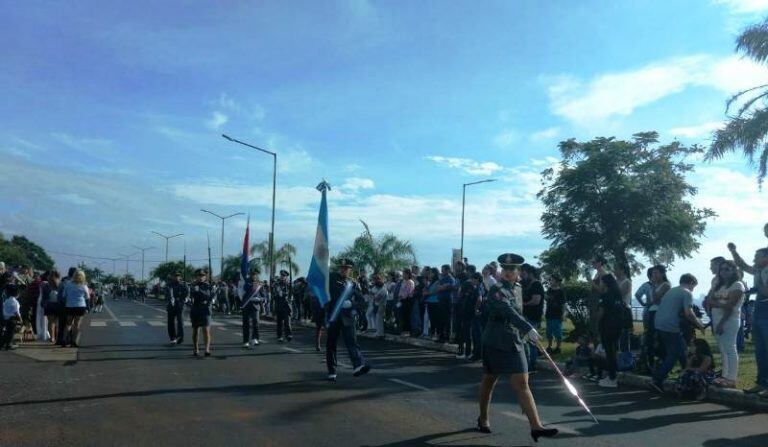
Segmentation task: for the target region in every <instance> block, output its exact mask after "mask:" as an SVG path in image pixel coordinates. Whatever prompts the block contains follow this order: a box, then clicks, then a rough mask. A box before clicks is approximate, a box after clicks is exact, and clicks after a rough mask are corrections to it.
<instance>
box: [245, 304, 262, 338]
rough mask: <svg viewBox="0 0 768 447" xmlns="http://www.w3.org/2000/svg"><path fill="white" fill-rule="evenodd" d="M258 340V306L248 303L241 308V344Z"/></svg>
mask: <svg viewBox="0 0 768 447" xmlns="http://www.w3.org/2000/svg"><path fill="white" fill-rule="evenodd" d="M253 339H256V340H258V339H259V305H258V304H256V303H254V302H250V303H248V304H246V305H245V307H243V343H248V342H249V341H251V340H253Z"/></svg>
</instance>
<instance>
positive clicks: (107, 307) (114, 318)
mask: <svg viewBox="0 0 768 447" xmlns="http://www.w3.org/2000/svg"><path fill="white" fill-rule="evenodd" d="M104 309H107V313H108V314H109V316H110V317H111V318H112V320H114V321H120V320H118V319H117V317H116V316H115V314H114V313H113V312H112V309H110V308H109V306H107V304H106V303H105V304H104Z"/></svg>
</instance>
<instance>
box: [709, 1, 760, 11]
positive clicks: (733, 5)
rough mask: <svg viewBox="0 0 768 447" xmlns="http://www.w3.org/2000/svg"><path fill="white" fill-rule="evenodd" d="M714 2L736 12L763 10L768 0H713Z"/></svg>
mask: <svg viewBox="0 0 768 447" xmlns="http://www.w3.org/2000/svg"><path fill="white" fill-rule="evenodd" d="M714 3H715V4H720V5H725V6H727V7H728V8H729V9H730V10H731V11H732V12H735V13H738V14H744V13H755V12H763V11H765V10H768V0H714Z"/></svg>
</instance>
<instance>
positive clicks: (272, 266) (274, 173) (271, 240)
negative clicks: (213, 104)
mask: <svg viewBox="0 0 768 447" xmlns="http://www.w3.org/2000/svg"><path fill="white" fill-rule="evenodd" d="M221 136H222V137H224V138H225V139H226V140H229V141H231V142H233V143H238V144H242V145H243V146H246V147H249V148H251V149H256V150H257V151H261V152H264V153H265V154H269V155H271V156H272V227H271V230H270V232H269V278H270V281H272V278H273V277H274V276H275V256H274V255H275V192H276V190H277V154H276V153H275V152H272V151H268V150H266V149H262V148H260V147H258V146H254V145H252V144H248V143H244V142H242V141H240V140H237V139H235V138H232V137H230V136H228V135H226V134H221Z"/></svg>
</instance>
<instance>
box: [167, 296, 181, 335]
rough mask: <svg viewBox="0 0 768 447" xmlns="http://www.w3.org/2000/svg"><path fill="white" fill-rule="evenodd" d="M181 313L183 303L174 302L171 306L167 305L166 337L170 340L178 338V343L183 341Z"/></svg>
mask: <svg viewBox="0 0 768 447" xmlns="http://www.w3.org/2000/svg"><path fill="white" fill-rule="evenodd" d="M183 314H184V304H183V303H176V304H175V305H173V306H168V338H169V339H171V340H176V339H178V342H179V343H181V342H182V341H184V319H183Z"/></svg>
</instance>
